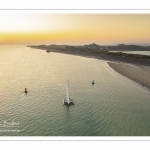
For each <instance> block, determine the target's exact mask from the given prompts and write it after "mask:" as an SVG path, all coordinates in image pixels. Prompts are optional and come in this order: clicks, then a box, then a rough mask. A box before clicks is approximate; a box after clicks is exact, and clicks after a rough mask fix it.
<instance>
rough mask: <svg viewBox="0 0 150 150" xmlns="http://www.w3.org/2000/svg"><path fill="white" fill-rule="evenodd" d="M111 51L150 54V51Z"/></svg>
mask: <svg viewBox="0 0 150 150" xmlns="http://www.w3.org/2000/svg"><path fill="white" fill-rule="evenodd" d="M110 52H122V53H127V54H139V55H148V56H150V51H110Z"/></svg>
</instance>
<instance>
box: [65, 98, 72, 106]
mask: <svg viewBox="0 0 150 150" xmlns="http://www.w3.org/2000/svg"><path fill="white" fill-rule="evenodd" d="M63 104H64V105H68V106H69V105H74V102H73V99H70V101H69V102H68V101H67V100H66V99H64V101H63Z"/></svg>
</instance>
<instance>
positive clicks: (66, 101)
mask: <svg viewBox="0 0 150 150" xmlns="http://www.w3.org/2000/svg"><path fill="white" fill-rule="evenodd" d="M66 97H67V98H66V99H64V101H63V104H64V105H71V104H73V105H74V102H73V99H70V97H69V81H68V80H67V82H66Z"/></svg>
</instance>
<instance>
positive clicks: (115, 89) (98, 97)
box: [0, 45, 150, 136]
mask: <svg viewBox="0 0 150 150" xmlns="http://www.w3.org/2000/svg"><path fill="white" fill-rule="evenodd" d="M0 68H1V71H0V89H1V92H0V135H1V136H4V135H6V136H12V135H13V136H14V135H17V136H119V135H122V136H132V135H134V136H136V135H145V136H146V135H150V92H149V91H148V90H146V89H144V88H142V87H141V86H140V85H138V84H137V83H135V82H133V81H131V80H129V79H127V78H125V77H123V76H121V75H120V74H118V73H117V72H115V71H114V70H112V69H111V68H110V67H109V66H108V65H107V62H106V61H101V60H96V59H92V58H84V57H79V56H72V55H67V54H58V53H46V52H45V51H43V50H36V49H31V48H28V47H25V46H14V45H7V46H6V45H4V46H0ZM66 80H69V91H70V98H72V99H74V103H75V105H74V106H69V107H68V106H63V103H62V100H63V99H64V98H65V97H66ZM92 80H94V81H95V85H92V84H91V83H92ZM25 87H26V88H28V91H29V92H28V94H27V95H25V94H24V93H23V90H24V88H25Z"/></svg>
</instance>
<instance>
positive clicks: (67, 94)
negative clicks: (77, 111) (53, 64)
mask: <svg viewBox="0 0 150 150" xmlns="http://www.w3.org/2000/svg"><path fill="white" fill-rule="evenodd" d="M66 96H67V99H69V81H68V80H67V82H66Z"/></svg>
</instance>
